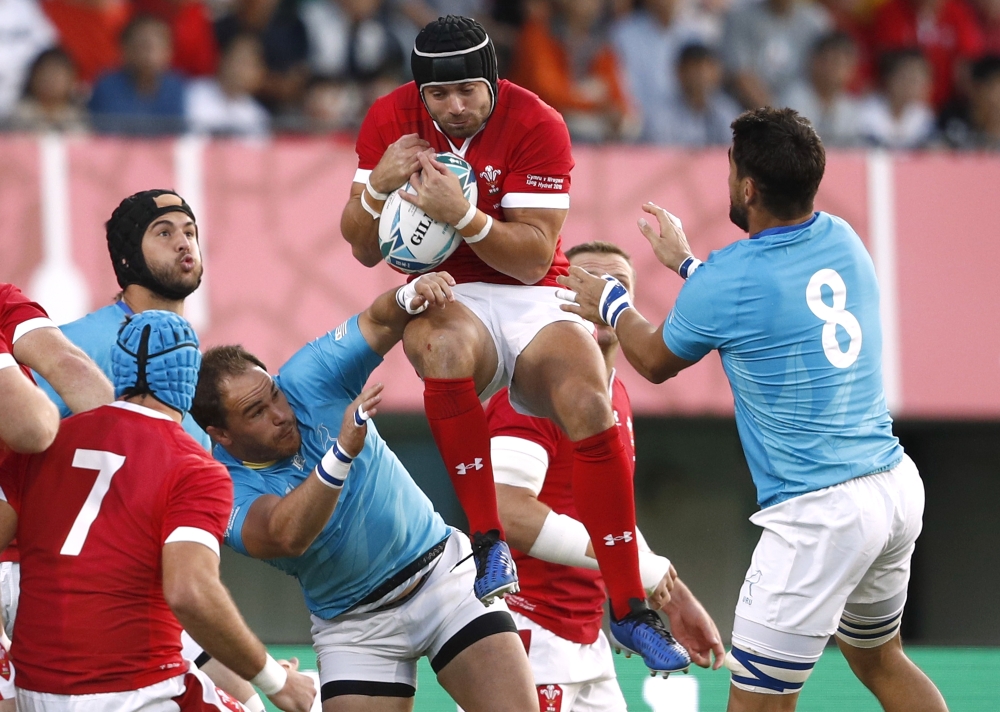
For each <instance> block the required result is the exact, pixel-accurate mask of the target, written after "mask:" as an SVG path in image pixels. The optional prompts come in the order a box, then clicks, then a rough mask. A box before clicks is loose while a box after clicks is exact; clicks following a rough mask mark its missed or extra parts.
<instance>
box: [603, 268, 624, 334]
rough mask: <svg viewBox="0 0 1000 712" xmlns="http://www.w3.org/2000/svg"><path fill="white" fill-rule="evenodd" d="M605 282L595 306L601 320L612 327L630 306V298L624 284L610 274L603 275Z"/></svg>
mask: <svg viewBox="0 0 1000 712" xmlns="http://www.w3.org/2000/svg"><path fill="white" fill-rule="evenodd" d="M604 279H605V280H606V281H607V284H606V285H604V291H603V292H601V301H600V302H599V303H598V305H597V308H598V312H599V313H600V316H601V320H602V321H603V322H604V323H605V324H607V325H608V326H610V327H611V328H612V329H614V328H615V325H616V324H617V323H618V318H619V317H620V316H621V315H622V314H624V313H625V312H626V311H628V310H629V309H631V308H632V299H631V298H630V297H629V295H628V290H627V289H625V285H624V284H622V283H621V282H619V281H618V280H617V279H615V278H614V277H612V276H611V275H610V274H606V275H604Z"/></svg>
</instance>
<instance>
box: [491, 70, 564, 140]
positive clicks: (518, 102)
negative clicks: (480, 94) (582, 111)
mask: <svg viewBox="0 0 1000 712" xmlns="http://www.w3.org/2000/svg"><path fill="white" fill-rule="evenodd" d="M497 110H498V111H499V112H500V118H502V120H503V121H504V123H508V122H510V123H516V124H520V125H522V126H524V127H526V128H532V127H534V126H536V125H538V124H544V123H557V124H561V125H565V123H566V122H565V120H564V119H563V117H562V114H560V113H559V112H558V111H556V110H555V109H553V108H552V107H551V106H549V105H548V104H546V103H545V102H544V101H542V99H541V98H540V97H539V96H538V94H535V93H534V92H533V91H530V90H528V89H525V88H524V87H522V86H520V85H518V84H514V83H513V82H511V81H508V80H506V79H501V80H500V82H499V84H498V87H497Z"/></svg>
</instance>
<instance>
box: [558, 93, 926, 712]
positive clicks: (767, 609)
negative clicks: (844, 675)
mask: <svg viewBox="0 0 1000 712" xmlns="http://www.w3.org/2000/svg"><path fill="white" fill-rule="evenodd" d="M825 165H826V155H825V152H824V149H823V144H822V143H821V142H820V139H819V137H818V136H817V135H816V132H815V131H814V130H813V128H812V126H811V125H810V124H809V122H808V121H807V120H806V119H804V118H802V117H801V116H799V115H798V114H797V113H795V112H794V111H792V110H791V109H780V110H779V109H771V108H761V109H756V110H754V111H751V112H747V113H745V114H743V115H742V116H740V117H739V118H738V119H736V121H734V122H733V145H732V148H731V149H730V152H729V195H730V209H729V216H730V219H731V220H732V221H733V223H735V224H736V225H737V226H738V227H739V228H740V229H742V230H744V231H745V232H747V233H749V235H750V239H748V240H740V241H739V242H736V243H734V244H732V245H730V246H728V247H726V248H725V249H723V250H719V251H718V252H713V253H712V254H711V256H710V257H709V258H708V261H707V262H705V263H704V264H702V263H701V262H700V261H698V260H697V259H695V258H694V256H693V255H692V254H691V251H690V249H689V248H688V243H687V238H686V237H685V235H684V232H683V230H682V229H681V225H680V222H679V221H678V220H677V219H676V218H674V217H673V216H671V215H670V214H669V213H667V212H666V211H664V210H662V209H661V208H658V207H657V206H655V205H653V204H651V203H648V204H646V205H645V206H643V210H645V211H646V212H647V213H650V214H652V215H654V216H656V218H657V221H658V223H659V230H656V229H654V228H653V227H652V226H650V225H649V224H647V222H646V220H645V219H643V220H640V221H639V226H640V229H641V230H642V233H643V235H645V236H646V238H647V239H648V240H649V241H650V243H651V244H652V246H653V252H654V253H655V254H656V257H657V259H658V260H659V261H660V262H661V263H662V264H664V265H665V266H667V267H669V268H670V269H672V270H675V271H677V272H678V274H680V276H681V277H682V278H684V279H686V280H687V283H686V284H685V285H684V287H683V288H682V289H681V292H680V295H679V296H678V297H677V302H676V304H675V305H674V308H673V310H672V311H671V312H670V315H669V316H668V317H667V319H666V321H665V322H664V324H663V326H662V327H660V328H657V327H655V326H653V325H652V324H650V323H649V322H647V321H646V320H645V319H644V318H643V317H642V315H640V314H639V312H637V311H636V310H635V309H634V308H633V307H632V304H631V299H630V297H629V296H628V292H627V290H626V289H625V288H624V286H623V285H621V284H620V283H619V282H618V281H617V280H615V279H614V278H605V279H601V278H600V277H595V276H593V275H590V274H588V273H587V272H585V271H584V270H580V269H576V268H573V269H572V270H571V271H570V275H569V276H568V277H566V278H563V279H561V280H560V281H562V282H563V283H564V284H566V285H567V286H568V287H569V293H566V294H563V295H562V296H564V297H567V298H570V299H574V300H575V301H576V302H578V304H570V305H567V306H566V307H564V308H566V309H569V310H570V311H572V312H573V313H576V314H580V315H582V316H585V317H592V318H595V319H597V318H600V319H601V320H602V321H604V322H605V323H607V324H610V325H611V326H612V327H613V328H614V329H615V332H616V333H617V335H618V339H619V341H620V343H621V345H622V350H623V351H624V353H625V356H626V357H627V358H628V360H629V362H630V363H632V365H633V366H635V367H636V369H637V370H638V371H639V372H640V373H642V374H643V375H644V376H645V377H646V378H648V379H649V380H651V381H653V382H656V383H659V382H662V381H663V380H665V379H667V378H670V377H672V376H674V375H676V374H677V373H678V372H679V371H680V370H681V369H684V368H686V367H688V366H690V365H691V364H692V363H694V362H696V361H698V360H699V359H701V358H702V357H703V356H705V354H707V353H708V352H709V351H711V350H713V349H717V350H718V351H719V354H720V355H721V357H722V365H723V367H724V368H725V370H726V374H727V376H728V377H729V383H730V385H731V386H732V389H733V396H734V399H735V402H736V423H737V426H738V428H739V431H740V439H741V440H742V442H743V450H744V452H745V454H746V457H747V462H748V464H749V466H750V472H751V473H752V475H753V479H754V483H755V484H756V486H757V500H758V502H759V504H760V506H761V511H759V512H758V513H757V514H755V515H753V517H751V521H752V522H754V523H755V524H757V525H758V526H760V527H762V528H763V530H764V531H763V533H762V534H761V538H760V542H759V543H758V544H757V548H756V550H755V551H754V554H753V558H752V560H751V562H750V568H749V570H748V571H747V576H746V582H745V583H744V584H743V587H742V589H741V591H740V597H739V601H738V603H737V604H736V620H735V623H734V625H733V645H732V649H731V650H730V652H729V653H728V655H727V656H726V666H727V667H728V668H729V669H730V670H731V671H732V686H731V687H730V697H729V710H730V711H731V712H742V711H744V710H778V711H782V712H784V711H787V710H794V709H795V705H796V703H797V701H798V695H799V690H800V689H801V688H802V685H803V683H804V682H805V681H806V678H808V677H809V674H810V673H811V672H812V669H813V666H814V665H815V663H816V661H817V660H818V659H819V657H820V655H821V654H822V652H823V648H824V647H825V645H826V643H827V640H828V639H829V637H830V635H832V634H834V633H835V634H836V636H837V644H838V645H839V646H840V649H841V651H842V652H843V654H844V657H845V658H847V661H848V663H849V664H850V666H851V669H852V670H853V671H854V673H855V674H856V675H857V676H858V678H859V679H860V680H861V681H862V682H863V683H864V684H865V685H866V686H867V687H868V688H869V689H870V690H871V691H872V692H873V693H874V694H875V696H876V697H877V698H878V700H879V702H880V703H881V705H882V707H883V708H884V709H886V710H898V711H900V712H902V711H903V710H907V711H910V712H924V711H928V712H931V711H933V712H941V711H943V710H946V707H945V703H944V700H943V699H942V697H941V694H940V693H939V692H938V690H937V688H936V687H935V686H934V684H933V683H932V682H931V681H930V680H929V679H928V678H927V676H926V675H924V674H923V673H922V672H921V671H920V670H919V669H918V668H917V667H916V666H915V665H914V664H913V663H912V662H911V661H910V660H909V659H908V658H907V657H906V655H905V654H904V653H903V647H902V644H901V642H900V637H899V626H900V619H901V617H902V615H903V604H904V603H905V601H906V587H907V583H908V581H909V576H910V559H911V557H912V555H913V549H914V541H915V540H916V538H917V535H918V534H919V533H920V528H921V517H922V514H923V508H924V490H923V484H922V482H921V480H920V476H919V474H918V473H917V469H916V467H915V466H914V464H913V462H912V461H911V460H910V459H909V457H907V456H906V454H905V453H904V452H903V449H902V447H900V445H899V441H898V440H897V439H896V438H895V437H894V436H893V434H892V419H891V418H890V417H889V411H888V409H887V408H886V402H885V395H884V392H883V388H882V370H881V362H882V328H881V322H880V319H879V294H878V284H877V283H876V279H875V269H874V267H873V265H872V261H871V258H870V257H869V256H868V253H867V252H866V251H865V248H864V246H863V245H862V243H861V240H860V239H859V238H858V236H857V234H856V233H855V232H854V230H853V229H851V227H850V225H848V224H847V223H846V222H844V221H843V220H841V219H840V218H837V217H834V216H833V215H829V214H827V213H822V212H814V211H813V200H814V198H815V195H816V191H817V189H818V188H819V184H820V181H821V180H822V178H823V170H824V168H825Z"/></svg>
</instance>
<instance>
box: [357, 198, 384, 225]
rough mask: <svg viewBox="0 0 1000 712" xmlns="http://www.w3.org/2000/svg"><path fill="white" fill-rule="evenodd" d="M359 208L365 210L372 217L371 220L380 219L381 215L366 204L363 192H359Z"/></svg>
mask: <svg viewBox="0 0 1000 712" xmlns="http://www.w3.org/2000/svg"><path fill="white" fill-rule="evenodd" d="M361 207H362V208H364V209H365V212H366V213H368V214H369V215H371V216H372V220H378V219H379V218H380V217H382V213H380V212H379V211H378V210H376V209H375V208H373V207H372V206H370V205H369V204H368V200H367V199H365V191H361Z"/></svg>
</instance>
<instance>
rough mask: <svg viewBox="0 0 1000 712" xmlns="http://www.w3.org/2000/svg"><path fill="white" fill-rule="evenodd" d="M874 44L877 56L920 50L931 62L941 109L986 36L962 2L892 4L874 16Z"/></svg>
mask: <svg viewBox="0 0 1000 712" xmlns="http://www.w3.org/2000/svg"><path fill="white" fill-rule="evenodd" d="M872 42H873V46H874V49H875V51H876V52H877V53H879V54H881V53H883V52H886V51H888V50H897V49H906V48H910V47H919V48H920V49H921V50H923V52H924V55H925V56H926V57H927V60H928V61H929V62H930V67H931V77H932V80H933V91H932V94H931V102H932V103H933V105H934V106H935V107H938V108H940V107H942V106H943V105H944V104H945V103H946V102H947V101H948V100H949V99H951V98H952V95H953V94H954V91H955V86H956V78H959V77H960V76H961V75H962V73H963V72H965V71H966V70H967V68H968V67H967V64H968V62H969V61H971V60H973V59H975V58H976V57H977V56H979V54H980V53H981V52H982V50H983V35H982V30H980V28H979V25H978V23H977V21H976V16H975V14H974V13H973V12H972V9H971V8H970V7H969V6H968V5H966V4H965V2H964V1H963V0H889V1H888V2H887V3H886V4H885V5H883V6H882V7H880V8H879V9H878V11H877V12H876V14H875V23H874V27H873V29H872Z"/></svg>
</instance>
